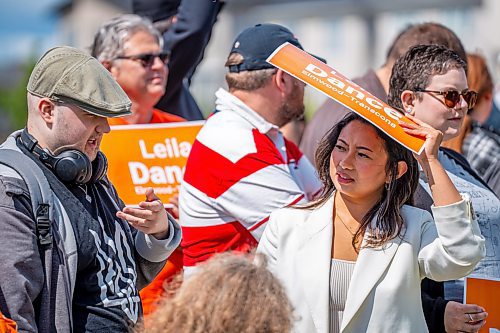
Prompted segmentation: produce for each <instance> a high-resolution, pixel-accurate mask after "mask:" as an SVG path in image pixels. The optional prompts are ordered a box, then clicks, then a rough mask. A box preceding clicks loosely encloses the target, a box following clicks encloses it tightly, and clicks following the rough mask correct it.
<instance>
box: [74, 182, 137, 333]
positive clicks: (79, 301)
mask: <svg viewBox="0 0 500 333" xmlns="http://www.w3.org/2000/svg"><path fill="white" fill-rule="evenodd" d="M70 191H71V192H72V193H73V194H74V195H75V196H76V197H77V198H78V199H79V201H80V202H81V203H82V204H83V206H84V207H85V208H86V209H87V211H88V212H89V213H90V214H91V215H92V217H93V218H94V219H93V220H92V224H91V225H89V224H88V223H78V221H72V223H73V230H74V231H75V238H76V244H77V251H78V266H77V274H76V283H75V290H74V295H73V326H74V327H73V328H74V332H128V331H129V328H130V327H131V326H133V325H134V324H135V323H136V322H137V319H138V316H139V315H140V314H141V312H142V309H141V302H140V298H139V293H138V291H137V288H136V281H137V273H136V272H137V270H136V264H135V260H134V240H133V235H135V232H134V231H133V230H131V227H130V226H129V225H128V224H127V223H126V222H125V221H122V220H120V219H119V218H117V217H116V215H115V214H116V212H117V210H118V207H117V206H116V203H115V202H114V201H113V199H112V198H110V197H109V195H108V193H107V192H106V189H105V187H104V185H102V184H97V185H82V186H78V187H71V188H70Z"/></svg>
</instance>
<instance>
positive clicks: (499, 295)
mask: <svg viewBox="0 0 500 333" xmlns="http://www.w3.org/2000/svg"><path fill="white" fill-rule="evenodd" d="M464 302H465V303H467V304H477V305H480V306H482V307H483V308H484V309H485V310H486V312H488V317H487V318H486V324H484V326H483V327H482V328H481V329H480V330H479V332H480V333H498V332H500V279H481V278H475V277H466V278H465V293H464Z"/></svg>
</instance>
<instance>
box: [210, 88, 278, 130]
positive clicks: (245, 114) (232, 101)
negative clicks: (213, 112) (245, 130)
mask: <svg viewBox="0 0 500 333" xmlns="http://www.w3.org/2000/svg"><path fill="white" fill-rule="evenodd" d="M215 96H216V97H217V99H216V101H215V105H216V109H217V110H218V111H232V112H235V113H236V114H238V115H239V116H240V117H242V118H244V119H245V120H246V121H248V122H249V123H250V124H251V125H252V126H253V127H255V128H256V129H257V130H258V131H259V132H260V133H262V134H270V135H272V136H275V135H277V132H278V131H279V127H278V126H276V125H274V124H271V123H270V122H268V121H267V120H265V119H264V118H263V117H262V116H261V115H259V114H258V113H257V112H255V111H254V110H252V109H251V108H250V107H248V106H247V105H246V104H245V103H243V101H241V100H240V99H239V98H237V97H236V96H234V95H233V94H231V93H229V92H228V91H226V90H225V89H223V88H219V90H217V92H216V93H215Z"/></svg>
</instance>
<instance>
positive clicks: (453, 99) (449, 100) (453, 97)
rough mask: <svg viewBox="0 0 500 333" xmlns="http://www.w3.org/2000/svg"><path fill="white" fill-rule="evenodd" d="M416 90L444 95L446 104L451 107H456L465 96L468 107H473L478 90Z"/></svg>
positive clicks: (417, 90)
mask: <svg viewBox="0 0 500 333" xmlns="http://www.w3.org/2000/svg"><path fill="white" fill-rule="evenodd" d="M415 91H416V92H426V93H434V94H438V95H442V96H443V97H444V104H445V105H446V106H447V107H449V108H454V107H455V106H456V105H457V104H459V103H460V97H463V98H464V100H465V102H466V103H467V107H468V108H469V109H472V108H473V107H474V105H476V101H477V92H475V91H473V90H467V91H465V92H460V91H458V90H446V91H439V90H426V89H415Z"/></svg>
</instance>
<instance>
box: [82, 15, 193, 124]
mask: <svg viewBox="0 0 500 333" xmlns="http://www.w3.org/2000/svg"><path fill="white" fill-rule="evenodd" d="M91 52H92V56H94V57H95V58H97V60H99V61H100V62H101V63H102V64H103V65H104V67H106V68H107V69H108V70H109V71H110V73H111V75H112V76H113V77H114V79H115V80H116V81H117V82H118V84H119V85H120V86H121V87H122V88H123V90H124V91H125V93H126V94H127V95H128V97H129V98H130V100H131V101H132V109H131V111H132V114H131V115H130V116H125V117H123V118H120V119H113V120H112V121H110V125H125V124H150V123H169V122H178V121H184V120H185V119H183V118H181V117H179V116H176V115H173V114H169V113H166V112H163V111H160V110H158V109H155V107H154V106H155V104H156V103H157V102H158V101H159V99H160V98H161V97H162V96H163V94H164V93H165V86H166V84H167V76H168V61H169V58H170V55H169V53H167V52H165V51H163V38H162V36H161V34H160V32H159V31H158V30H156V28H155V27H154V26H153V24H152V23H151V21H150V20H149V19H147V18H142V17H140V16H138V15H133V14H126V15H122V16H119V17H116V18H114V19H112V20H110V21H108V22H106V23H104V24H103V25H102V26H101V27H100V28H99V30H98V31H97V33H96V35H95V37H94V43H93V45H92V49H91Z"/></svg>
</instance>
